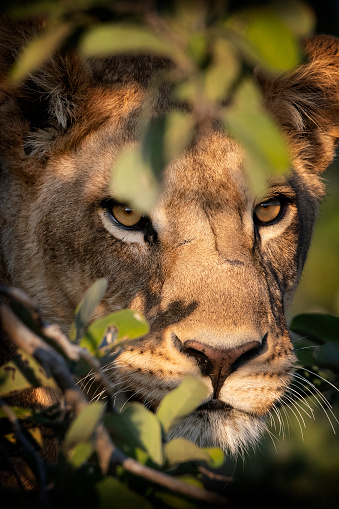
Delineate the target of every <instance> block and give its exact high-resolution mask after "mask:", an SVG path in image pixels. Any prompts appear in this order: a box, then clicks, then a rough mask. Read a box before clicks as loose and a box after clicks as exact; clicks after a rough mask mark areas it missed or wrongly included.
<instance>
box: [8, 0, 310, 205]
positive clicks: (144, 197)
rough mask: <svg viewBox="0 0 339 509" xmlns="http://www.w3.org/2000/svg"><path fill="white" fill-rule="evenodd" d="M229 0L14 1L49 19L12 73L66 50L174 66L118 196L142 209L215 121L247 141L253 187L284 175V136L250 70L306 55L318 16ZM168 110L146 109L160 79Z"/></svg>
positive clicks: (292, 7)
mask: <svg viewBox="0 0 339 509" xmlns="http://www.w3.org/2000/svg"><path fill="white" fill-rule="evenodd" d="M227 4H228V2H219V1H216V0H214V1H212V2H207V1H204V0H200V1H199V2H197V3H196V2H191V1H188V2H180V1H178V0H172V1H170V2H166V3H164V2H162V1H160V0H158V1H157V0H153V1H150V2H135V3H131V2H124V1H116V2H111V1H109V0H78V1H76V2H68V1H63V2H56V1H53V0H49V1H44V2H39V1H35V2H30V3H29V5H27V3H25V4H24V5H21V6H20V2H19V6H18V5H16V6H13V7H12V9H11V10H10V14H11V15H12V16H13V17H17V18H27V17H34V16H38V15H39V16H43V17H44V19H45V20H46V26H45V30H44V31H43V33H41V34H40V35H39V36H38V37H37V38H36V39H35V40H33V41H32V42H30V43H29V44H28V45H27V46H26V47H25V48H24V51H23V52H22V54H21V57H20V58H19V60H18V62H17V63H16V64H15V66H14V67H13V69H12V70H11V73H10V79H11V80H12V81H13V82H20V81H21V80H24V79H25V78H26V77H27V76H28V75H29V74H31V73H32V72H34V70H35V69H36V68H38V67H39V66H41V65H42V64H43V63H44V62H45V61H46V60H48V58H50V56H51V55H53V54H54V53H56V52H57V51H59V52H60V53H61V54H62V53H63V52H65V51H69V50H70V49H76V51H77V52H78V53H79V54H80V55H81V56H82V57H83V58H89V57H102V56H105V57H106V56H110V55H117V54H120V55H121V54H126V53H132V54H151V55H155V56H158V57H162V58H163V59H167V61H171V62H172V64H173V66H174V67H173V66H170V69H167V70H162V71H159V72H158V74H156V75H155V76H154V77H153V80H152V83H151V84H150V86H149V90H150V94H149V97H148V99H147V100H146V101H145V106H144V113H143V114H142V115H141V119H140V136H141V144H140V146H137V147H127V148H126V149H125V150H123V151H122V152H121V154H120V156H119V157H118V160H117V161H116V162H115V165H114V171H113V173H112V184H111V185H112V188H113V189H114V196H115V197H116V198H117V199H119V200H121V201H122V202H127V203H129V204H130V205H131V206H133V207H135V208H137V209H139V210H140V211H142V212H147V211H148V210H149V209H150V208H151V207H152V206H153V205H154V203H155V202H156V200H157V196H158V191H159V188H160V187H159V180H160V178H161V175H162V172H163V170H164V168H165V167H166V166H167V165H168V164H169V163H170V162H171V161H173V160H174V159H175V158H176V157H178V156H179V155H180V154H182V153H183V152H184V151H185V150H186V149H187V148H189V146H190V144H191V143H192V140H193V138H196V136H197V135H199V133H200V134H204V133H206V132H208V130H209V128H210V127H211V126H212V125H215V124H216V123H218V124H219V125H220V126H222V127H223V128H224V129H225V130H227V132H228V133H230V134H231V135H232V136H234V137H235V138H236V139H237V140H238V141H239V142H240V143H241V145H242V146H243V148H244V150H245V155H246V166H247V169H248V170H249V171H248V176H249V181H250V183H251V186H252V189H253V191H254V192H255V193H257V194H258V193H259V194H261V193H262V192H263V191H264V189H265V184H266V180H267V178H268V177H269V176H270V175H272V174H281V173H284V172H287V171H288V170H289V168H290V157H289V152H288V149H287V146H286V142H285V139H284V136H283V134H282V133H281V131H280V129H279V128H278V126H277V124H276V122H275V121H274V120H273V118H271V116H270V115H269V114H268V113H267V112H266V111H265V110H264V108H263V105H262V98H261V93H260V91H259V88H258V86H257V84H256V81H255V79H254V77H253V69H254V68H255V67H256V66H260V68H261V69H264V70H265V72H268V73H271V74H279V73H282V72H286V71H289V70H290V69H292V68H294V67H295V66H296V65H297V64H298V63H300V62H301V60H302V58H303V55H302V51H301V49H300V45H299V38H300V37H302V36H305V35H308V34H310V33H311V32H312V29H313V26H314V22H315V20H314V16H313V14H312V11H311V10H310V9H309V7H308V6H307V5H306V4H304V3H303V2H300V1H288V2H274V3H272V4H269V5H265V6H262V7H256V8H248V9H245V10H241V11H240V10H239V11H237V10H234V9H233V10H230V9H229V8H228V5H227ZM165 83H166V84H167V85H169V84H170V86H167V89H168V90H170V95H171V100H170V101H169V104H171V107H170V108H168V109H167V110H166V111H164V112H162V113H161V115H160V118H159V116H158V117H157V118H154V117H152V114H150V111H152V108H153V106H154V105H155V104H156V103H157V97H158V96H159V94H161V90H162V89H163V86H164V84H165Z"/></svg>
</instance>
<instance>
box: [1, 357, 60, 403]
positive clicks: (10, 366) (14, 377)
mask: <svg viewBox="0 0 339 509" xmlns="http://www.w3.org/2000/svg"><path fill="white" fill-rule="evenodd" d="M32 387H53V388H57V387H58V386H57V384H56V383H55V381H54V379H53V378H52V377H51V376H48V375H47V373H46V372H45V370H44V368H43V367H42V366H41V365H40V364H39V363H38V362H37V361H36V360H35V359H34V357H32V356H31V355H28V354H27V353H25V352H24V351H23V350H21V349H18V350H17V354H16V355H14V357H13V358H12V360H11V361H10V362H8V363H7V364H4V365H3V366H1V367H0V397H7V396H12V395H14V394H15V393H17V392H21V391H23V390H25V389H31V388H32Z"/></svg>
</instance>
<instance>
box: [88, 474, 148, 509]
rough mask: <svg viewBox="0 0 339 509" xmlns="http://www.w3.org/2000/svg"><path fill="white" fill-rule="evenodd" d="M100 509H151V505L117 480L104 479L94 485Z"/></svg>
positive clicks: (111, 478)
mask: <svg viewBox="0 0 339 509" xmlns="http://www.w3.org/2000/svg"><path fill="white" fill-rule="evenodd" d="M95 487H96V490H97V492H98V496H99V500H100V505H99V507H100V509H128V508H132V507H134V508H136V507H137V508H138V509H152V505H151V504H150V503H149V502H147V500H145V499H144V498H142V497H141V496H140V495H138V494H137V493H135V492H134V491H131V490H129V489H128V488H127V486H125V484H123V483H122V482H121V481H119V480H118V479H115V478H113V477H105V478H104V479H103V480H102V481H99V482H98V483H97V484H96V485H95Z"/></svg>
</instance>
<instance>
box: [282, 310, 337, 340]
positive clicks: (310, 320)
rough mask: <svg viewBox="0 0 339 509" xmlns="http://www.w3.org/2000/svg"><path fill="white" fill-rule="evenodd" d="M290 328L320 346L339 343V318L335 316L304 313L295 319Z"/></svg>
mask: <svg viewBox="0 0 339 509" xmlns="http://www.w3.org/2000/svg"><path fill="white" fill-rule="evenodd" d="M289 328H290V329H291V330H292V331H293V332H296V333H297V334H300V335H301V336H307V337H308V338H309V339H311V340H312V341H315V342H316V343H317V344H318V345H322V344H323V343H326V342H327V341H337V342H339V318H338V317H336V316H333V315H328V314H325V313H303V314H301V315H297V316H295V317H294V318H293V320H292V322H291V324H290V327H289Z"/></svg>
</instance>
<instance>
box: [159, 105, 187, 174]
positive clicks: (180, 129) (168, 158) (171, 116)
mask: <svg viewBox="0 0 339 509" xmlns="http://www.w3.org/2000/svg"><path fill="white" fill-rule="evenodd" d="M165 118H166V123H165V134H164V160H165V165H166V164H169V163H170V162H172V161H173V160H174V159H176V158H177V157H179V156H180V155H181V154H182V153H183V152H184V150H185V149H186V148H187V146H188V145H189V143H190V141H191V139H192V135H193V133H192V130H193V119H192V117H191V116H190V115H188V114H187V113H183V112H181V111H170V112H169V113H167V114H166V117H165Z"/></svg>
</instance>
